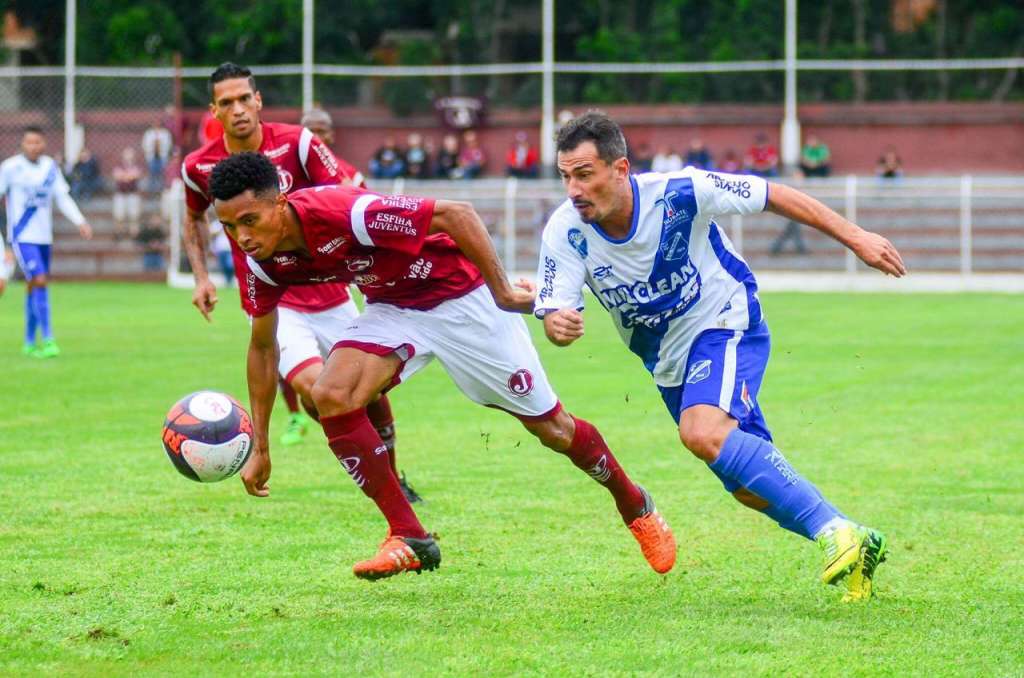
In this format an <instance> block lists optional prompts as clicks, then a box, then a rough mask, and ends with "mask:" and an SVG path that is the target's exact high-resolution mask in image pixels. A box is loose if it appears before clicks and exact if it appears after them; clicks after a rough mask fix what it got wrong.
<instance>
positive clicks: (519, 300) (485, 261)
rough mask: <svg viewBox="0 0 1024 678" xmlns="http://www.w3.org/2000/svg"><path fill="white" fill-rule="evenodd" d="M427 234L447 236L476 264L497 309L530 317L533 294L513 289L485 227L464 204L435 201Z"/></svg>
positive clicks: (477, 215)
mask: <svg viewBox="0 0 1024 678" xmlns="http://www.w3.org/2000/svg"><path fill="white" fill-rule="evenodd" d="M430 232H431V233H447V234H448V235H449V236H450V237H451V239H452V240H454V241H455V244H456V245H457V246H458V248H459V249H460V250H462V253H463V254H465V255H466V258H467V259H469V260H470V261H472V262H473V263H474V264H476V267H477V268H479V269H480V273H482V274H483V276H484V281H485V282H486V283H487V287H489V288H490V290H491V294H492V295H493V296H494V302H495V303H496V304H497V305H498V308H500V309H502V310H504V311H512V312H515V313H533V300H534V298H535V297H536V296H537V294H536V290H530V289H524V288H523V287H520V286H513V285H511V284H510V283H509V281H508V277H507V276H506V275H505V269H504V267H503V266H502V265H501V260H500V259H499V258H498V253H497V252H495V251H494V245H493V243H491V236H490V235H489V234H488V233H487V227H486V226H484V222H483V221H481V220H480V215H479V214H477V213H476V210H474V209H473V206H472V205H470V204H469V203H468V202H455V201H452V200H438V201H437V202H436V203H435V204H434V218H433V219H432V220H431V222H430Z"/></svg>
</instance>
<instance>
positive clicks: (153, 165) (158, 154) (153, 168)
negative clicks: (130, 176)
mask: <svg viewBox="0 0 1024 678" xmlns="http://www.w3.org/2000/svg"><path fill="white" fill-rule="evenodd" d="M173 148H174V137H173V136H171V131H170V130H169V129H167V128H166V127H164V126H163V125H162V124H161V122H160V121H159V120H154V121H153V124H152V125H150V126H149V128H148V129H147V130H146V131H145V133H143V135H142V155H143V157H144V158H145V160H146V167H147V168H148V169H149V179H148V181H147V182H146V188H147V189H148V190H149V192H150V193H156V192H158V191H159V190H160V189H161V188H162V187H163V184H164V167H166V166H167V161H168V160H169V159H170V157H171V150H172V149H173Z"/></svg>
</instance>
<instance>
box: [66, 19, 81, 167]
mask: <svg viewBox="0 0 1024 678" xmlns="http://www.w3.org/2000/svg"><path fill="white" fill-rule="evenodd" d="M65 6H66V11H65V13H64V162H65V164H67V163H73V162H75V160H77V159H78V151H79V140H78V139H77V138H76V137H77V136H78V135H77V133H76V130H75V24H76V23H77V5H76V0H67V1H66V3H65ZM62 169H63V168H62Z"/></svg>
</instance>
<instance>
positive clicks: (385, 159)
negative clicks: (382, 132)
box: [370, 136, 405, 179]
mask: <svg viewBox="0 0 1024 678" xmlns="http://www.w3.org/2000/svg"><path fill="white" fill-rule="evenodd" d="M404 172H405V160H403V159H402V152H401V151H400V150H399V149H398V144H396V143H395V138H394V137H392V136H389V137H386V138H385V139H384V145H383V146H381V147H380V148H378V149H377V152H376V153H374V154H373V157H372V158H370V174H372V175H373V177H374V178H375V179H394V178H396V177H400V176H402V174H403V173H404Z"/></svg>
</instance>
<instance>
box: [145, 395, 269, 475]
mask: <svg viewBox="0 0 1024 678" xmlns="http://www.w3.org/2000/svg"><path fill="white" fill-rule="evenodd" d="M163 442H164V451H165V452H167V456H168V457H169V458H170V460H171V463H172V464H174V468H176V469H177V470H178V472H179V473H181V475H183V476H185V477H186V478H189V479H191V480H195V481H197V482H201V483H215V482H217V481H219V480H224V479H225V478H229V477H231V476H233V475H234V474H235V473H237V472H238V470H239V469H240V468H242V466H243V465H244V464H245V462H246V460H247V459H248V458H249V452H250V451H252V419H251V418H250V417H249V413H248V412H246V411H245V408H244V407H242V405H241V404H240V403H239V402H238V401H237V400H235V399H234V398H232V397H231V396H229V395H226V394H224V393H218V392H217V391H197V392H195V393H190V394H189V395H187V396H185V397H184V398H182V399H181V400H179V401H178V402H176V403H175V404H174V406H173V407H172V408H171V410H170V412H168V413H167V419H166V420H165V421H164V430H163Z"/></svg>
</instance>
